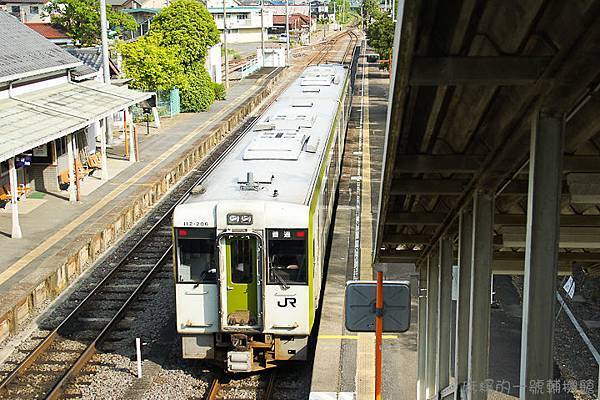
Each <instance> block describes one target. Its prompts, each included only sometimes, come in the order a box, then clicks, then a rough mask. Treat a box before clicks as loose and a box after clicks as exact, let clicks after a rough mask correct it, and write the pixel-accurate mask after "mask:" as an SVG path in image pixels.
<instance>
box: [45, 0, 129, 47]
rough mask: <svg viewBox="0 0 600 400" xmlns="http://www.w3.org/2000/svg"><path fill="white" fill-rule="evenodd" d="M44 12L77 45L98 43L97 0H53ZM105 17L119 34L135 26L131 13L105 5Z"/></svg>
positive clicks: (98, 9)
mask: <svg viewBox="0 0 600 400" xmlns="http://www.w3.org/2000/svg"><path fill="white" fill-rule="evenodd" d="M45 12H46V13H48V14H50V19H51V21H52V24H53V25H55V26H58V27H59V28H62V29H64V30H65V31H66V32H67V35H69V37H71V38H73V39H74V40H75V42H76V43H77V44H78V45H79V46H95V45H97V44H98V43H100V2H99V1H97V0H54V1H51V2H50V3H48V6H46V8H45ZM106 17H107V19H108V24H109V26H110V27H111V29H112V30H114V31H115V32H117V35H120V34H121V33H122V32H123V31H130V30H134V29H136V27H137V23H136V22H135V19H133V17H132V16H131V15H128V14H123V13H121V12H118V11H113V10H112V9H111V8H110V6H107V7H106Z"/></svg>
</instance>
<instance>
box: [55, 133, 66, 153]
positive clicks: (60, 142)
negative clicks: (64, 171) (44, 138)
mask: <svg viewBox="0 0 600 400" xmlns="http://www.w3.org/2000/svg"><path fill="white" fill-rule="evenodd" d="M54 144H55V146H56V157H60V156H62V155H63V154H65V153H66V152H67V138H66V137H61V138H60V139H56V140H55V141H54Z"/></svg>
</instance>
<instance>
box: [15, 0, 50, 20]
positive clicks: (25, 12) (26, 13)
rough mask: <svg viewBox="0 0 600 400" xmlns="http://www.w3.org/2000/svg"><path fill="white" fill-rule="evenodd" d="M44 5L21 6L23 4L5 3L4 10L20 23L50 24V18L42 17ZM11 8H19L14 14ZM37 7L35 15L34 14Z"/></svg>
mask: <svg viewBox="0 0 600 400" xmlns="http://www.w3.org/2000/svg"><path fill="white" fill-rule="evenodd" d="M44 6H45V4H44V3H37V4H23V3H6V5H5V6H4V9H5V10H6V11H8V12H9V13H11V14H13V15H15V16H16V17H17V18H19V19H20V20H21V21H22V22H50V16H48V15H46V16H44V17H42V14H43V11H44ZM13 7H19V12H18V13H17V12H14V11H13ZM35 7H37V14H36V13H35Z"/></svg>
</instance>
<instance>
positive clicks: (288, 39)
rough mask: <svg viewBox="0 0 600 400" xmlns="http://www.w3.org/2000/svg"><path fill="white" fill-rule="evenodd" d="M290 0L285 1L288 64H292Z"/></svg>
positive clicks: (286, 55)
mask: <svg viewBox="0 0 600 400" xmlns="http://www.w3.org/2000/svg"><path fill="white" fill-rule="evenodd" d="M289 4H290V0H285V57H286V60H287V64H288V65H289V64H290V11H289Z"/></svg>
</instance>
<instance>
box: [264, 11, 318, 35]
mask: <svg viewBox="0 0 600 400" xmlns="http://www.w3.org/2000/svg"><path fill="white" fill-rule="evenodd" d="M308 18H309V17H308V15H304V14H290V15H289V16H288V23H289V29H290V31H308V28H309V26H311V25H310V22H309V19H308ZM315 22H316V21H314V20H313V21H312V26H311V28H312V30H314V29H315V28H314V26H315ZM270 32H271V33H282V32H285V15H274V16H273V29H272V30H271V31H270Z"/></svg>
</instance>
